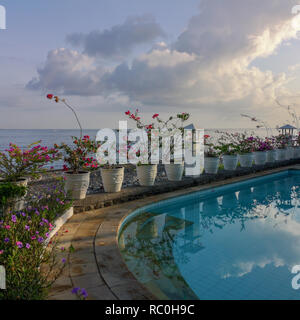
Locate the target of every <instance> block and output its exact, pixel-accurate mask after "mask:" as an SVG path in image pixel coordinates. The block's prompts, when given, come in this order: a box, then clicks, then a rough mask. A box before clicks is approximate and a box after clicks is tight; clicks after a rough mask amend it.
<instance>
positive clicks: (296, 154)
mask: <svg viewBox="0 0 300 320" xmlns="http://www.w3.org/2000/svg"><path fill="white" fill-rule="evenodd" d="M299 158H300V147H295V148H294V159H299Z"/></svg>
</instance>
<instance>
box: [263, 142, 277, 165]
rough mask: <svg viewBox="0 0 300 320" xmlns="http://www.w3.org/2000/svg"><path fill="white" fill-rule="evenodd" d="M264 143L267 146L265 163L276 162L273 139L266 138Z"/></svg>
mask: <svg viewBox="0 0 300 320" xmlns="http://www.w3.org/2000/svg"><path fill="white" fill-rule="evenodd" d="M265 143H266V144H267V146H268V150H267V162H268V163H273V162H275V160H276V150H275V139H274V138H273V137H272V138H266V140H265Z"/></svg>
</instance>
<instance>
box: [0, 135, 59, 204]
mask: <svg viewBox="0 0 300 320" xmlns="http://www.w3.org/2000/svg"><path fill="white" fill-rule="evenodd" d="M39 143H40V141H38V142H35V143H32V144H31V145H29V146H27V147H26V148H25V149H21V148H20V147H19V146H17V145H16V144H13V143H10V144H9V149H6V150H5V152H0V183H7V182H10V183H12V184H14V185H17V186H24V187H25V188H26V187H27V183H28V179H29V178H31V179H37V178H39V177H40V176H41V174H42V173H43V172H45V170H46V169H45V168H44V166H45V165H46V164H49V163H51V162H53V161H56V160H57V159H59V157H60V155H59V154H58V151H57V150H56V149H48V147H43V146H41V145H40V144H39ZM11 190H12V189H11ZM13 196H14V194H13V193H12V195H11V198H13ZM17 200H18V201H19V202H20V204H21V203H22V201H21V199H19V197H17V199H16V201H17ZM19 207H20V210H21V209H22V208H21V207H22V206H19Z"/></svg>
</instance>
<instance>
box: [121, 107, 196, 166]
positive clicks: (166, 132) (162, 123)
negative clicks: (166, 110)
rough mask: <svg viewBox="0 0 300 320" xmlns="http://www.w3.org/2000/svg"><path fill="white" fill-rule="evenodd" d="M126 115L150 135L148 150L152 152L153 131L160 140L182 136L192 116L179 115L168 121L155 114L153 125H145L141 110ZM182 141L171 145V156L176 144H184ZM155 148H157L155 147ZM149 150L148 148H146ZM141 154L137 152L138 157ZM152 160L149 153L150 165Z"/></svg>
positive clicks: (160, 144) (128, 112)
mask: <svg viewBox="0 0 300 320" xmlns="http://www.w3.org/2000/svg"><path fill="white" fill-rule="evenodd" d="M125 115H126V116H128V118H129V119H130V120H132V121H134V122H135V125H136V127H137V128H138V129H144V130H146V132H147V134H148V150H150V146H151V132H152V130H155V132H156V133H157V134H158V136H159V138H161V139H162V138H167V137H175V134H176V132H178V131H180V133H181V134H182V133H183V131H184V127H183V124H184V122H185V121H187V120H188V119H189V118H190V114H188V113H186V112H183V113H178V114H177V115H176V116H170V117H169V118H168V120H163V119H162V118H161V117H160V116H159V114H158V113H155V114H153V116H152V119H153V120H154V121H153V122H152V123H150V124H149V123H148V124H145V123H143V122H142V120H141V117H140V115H139V110H138V109H136V111H135V112H134V113H133V112H131V111H130V110H128V111H127V112H125ZM180 139H181V140H180V141H177V142H176V141H174V142H173V143H171V144H170V146H169V148H167V149H168V150H170V151H169V153H170V154H171V156H172V155H173V153H174V145H175V144H176V143H180V142H181V143H183V140H182V136H181V137H180ZM159 146H160V147H161V146H162V142H161V141H160V142H159ZM154 147H155V146H154ZM145 149H147V148H145ZM139 153H140V150H137V156H138V154H139ZM169 153H168V154H166V155H163V157H165V156H166V157H168V156H169ZM150 159H151V152H148V160H149V163H150Z"/></svg>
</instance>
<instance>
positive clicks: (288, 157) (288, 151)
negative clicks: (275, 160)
mask: <svg viewBox="0 0 300 320" xmlns="http://www.w3.org/2000/svg"><path fill="white" fill-rule="evenodd" d="M291 159H294V148H293V147H287V148H286V160H291Z"/></svg>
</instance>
